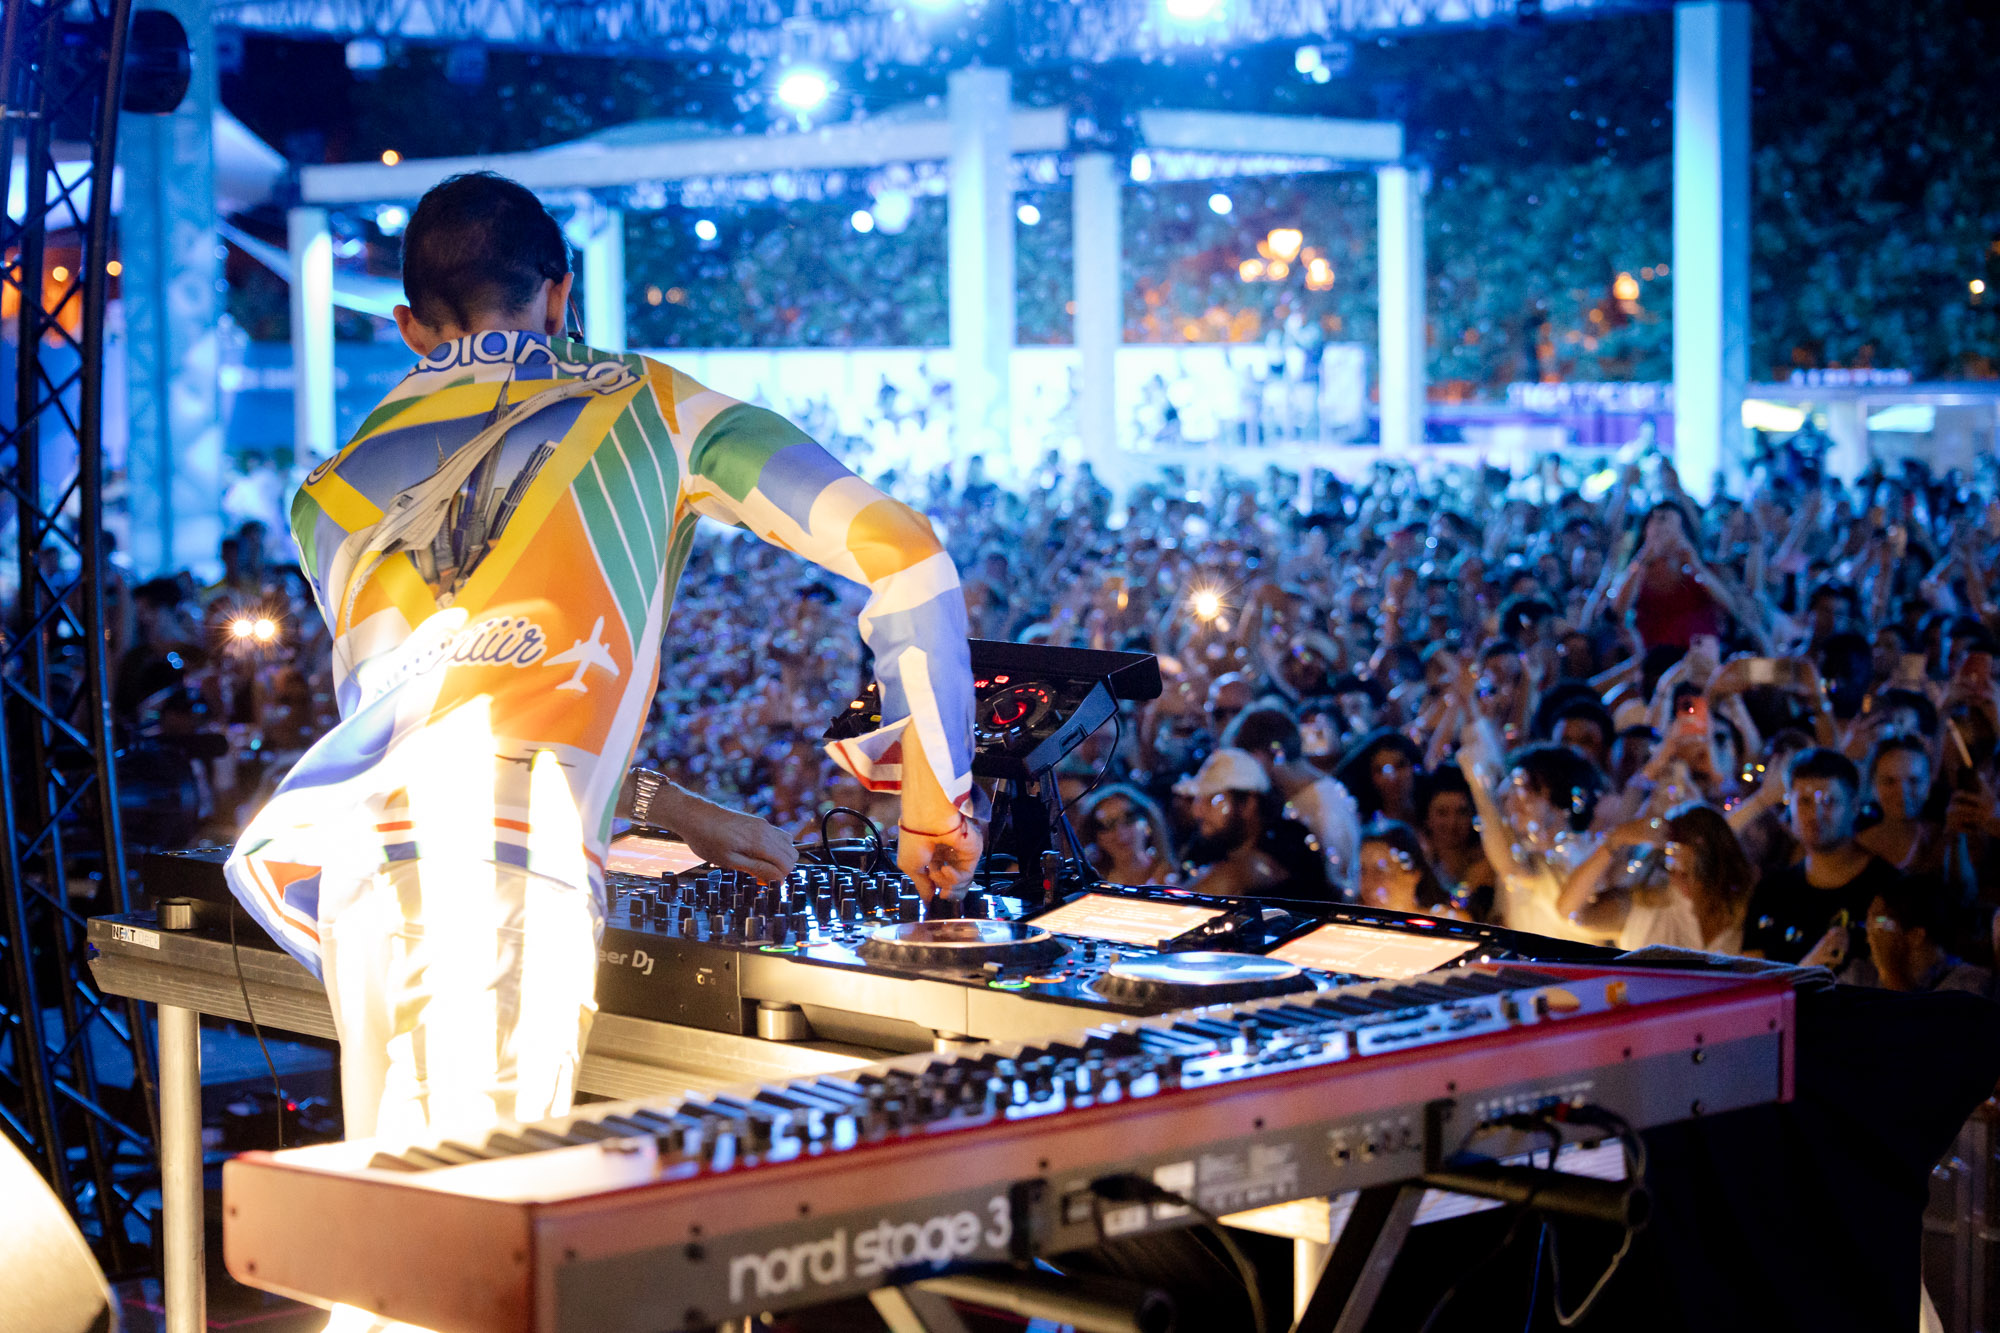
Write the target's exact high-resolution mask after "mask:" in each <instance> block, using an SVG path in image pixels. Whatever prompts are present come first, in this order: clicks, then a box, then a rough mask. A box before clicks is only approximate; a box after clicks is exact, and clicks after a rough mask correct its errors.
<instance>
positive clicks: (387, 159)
mask: <svg viewBox="0 0 2000 1333" xmlns="http://www.w3.org/2000/svg"><path fill="white" fill-rule="evenodd" d="M402 160H403V155H402V154H401V153H399V152H397V151H396V150H395V149H393V148H384V149H383V150H382V165H383V166H385V167H393V166H395V165H396V164H397V163H398V162H401V161H402Z"/></svg>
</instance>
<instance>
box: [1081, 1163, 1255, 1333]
mask: <svg viewBox="0 0 2000 1333" xmlns="http://www.w3.org/2000/svg"><path fill="white" fill-rule="evenodd" d="M1090 1194H1091V1209H1092V1211H1093V1212H1094V1213H1095V1214H1096V1218H1095V1220H1096V1222H1097V1224H1098V1226H1097V1230H1098V1234H1099V1235H1103V1234H1104V1205H1105V1204H1106V1203H1147V1204H1154V1203H1164V1204H1169V1205H1172V1206H1173V1207H1176V1208H1185V1209H1187V1210H1188V1212H1190V1213H1192V1214H1194V1216H1196V1217H1198V1218H1200V1219H1201V1222H1202V1226H1203V1228H1204V1229H1205V1230H1206V1231H1208V1232H1209V1233H1210V1234H1211V1235H1213V1236H1214V1237H1215V1239H1216V1243H1217V1244H1219V1245H1221V1246H1222V1249H1223V1253H1225V1254H1227V1255H1228V1256H1229V1262H1230V1263H1232V1264H1234V1265H1235V1266H1236V1276H1237V1279H1238V1280H1239V1281H1241V1282H1242V1283H1243V1295H1244V1297H1245V1298H1246V1299H1247V1300H1248V1301H1249V1302H1250V1327H1251V1329H1252V1330H1253V1331H1254V1333H1269V1329H1270V1323H1269V1320H1268V1319H1267V1318H1266V1316H1265V1313H1264V1291H1263V1288H1262V1287H1261V1286H1259V1285H1258V1282H1257V1267H1256V1265H1255V1264H1252V1263H1251V1262H1250V1256H1249V1255H1247V1254H1245V1253H1243V1247H1242V1246H1240V1245H1238V1244H1237V1243H1236V1239H1235V1237H1233V1236H1231V1235H1230V1234H1229V1230H1228V1228H1226V1227H1224V1226H1223V1225H1222V1220H1221V1219H1220V1218H1218V1217H1217V1216H1216V1215H1215V1214H1213V1213H1211V1212H1209V1211H1208V1210H1207V1209H1205V1208H1203V1207H1202V1206H1201V1205H1200V1204H1197V1203H1195V1202H1194V1201H1193V1200H1191V1199H1189V1198H1187V1197H1186V1196H1184V1195H1180V1194H1176V1193H1174V1192H1173V1191H1172V1190H1170V1189H1167V1188H1165V1187H1164V1186H1161V1185H1156V1184H1154V1183H1153V1182H1152V1181H1150V1180H1148V1179H1146V1178H1145V1177H1144V1176H1134V1175H1115V1176H1104V1177H1102V1178H1100V1179H1097V1180H1093V1181H1091V1182H1090Z"/></svg>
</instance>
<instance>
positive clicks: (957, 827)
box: [896, 815, 965, 838]
mask: <svg viewBox="0 0 2000 1333" xmlns="http://www.w3.org/2000/svg"><path fill="white" fill-rule="evenodd" d="M896 827H897V828H898V829H900V830H902V831H903V832H904V833H911V834H915V835H916V836H917V837H919V838H955V837H957V836H958V835H959V834H960V833H962V832H964V831H965V816H964V815H960V816H959V817H958V822H957V823H956V824H954V825H952V826H951V827H950V828H948V829H946V830H945V831H944V832H942V833H926V832H925V831H924V830H923V829H918V828H911V827H910V826H909V825H908V824H902V823H899V824H897V825H896Z"/></svg>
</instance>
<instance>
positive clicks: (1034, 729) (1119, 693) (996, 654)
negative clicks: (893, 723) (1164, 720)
mask: <svg viewBox="0 0 2000 1333" xmlns="http://www.w3.org/2000/svg"><path fill="white" fill-rule="evenodd" d="M968 643H969V645H970V648H971V655H972V677H973V680H972V688H973V713H972V726H973V756H972V772H973V774H974V775H975V776H977V777H982V778H1002V779H1007V780H1011V781H1016V782H1029V781H1033V780H1034V779H1036V778H1038V777H1040V776H1041V775H1042V774H1044V773H1047V772H1048V771H1049V770H1050V769H1052V768H1054V767H1055V766H1056V763H1057V761H1059V760H1060V759H1061V758H1062V757H1063V756H1064V755H1066V754H1068V753H1069V752H1070V751H1071V750H1073V749H1075V748H1076V747H1077V745H1078V744H1080V743H1081V742H1082V740H1083V738H1084V737H1085V736H1088V735H1089V734H1090V733H1091V732H1093V731H1095V730H1097V729H1098V728H1099V727H1101V726H1103V725H1104V724H1105V723H1106V722H1108V721H1109V720H1110V719H1111V717H1112V715H1113V714H1114V713H1116V712H1117V710H1118V704H1119V702H1120V701H1122V700H1128V699H1129V700H1133V701H1135V702H1143V701H1145V700H1147V699H1157V698H1159V697H1160V664H1159V660H1158V659H1157V658H1155V657H1153V656H1152V655H1151V654H1150V653H1118V652H1103V651H1099V650H1096V649H1090V648H1052V647H1047V646H1044V645H1041V644H1032V643H1000V642H996V641H994V640H990V639H972V640H969V641H968ZM881 725H882V703H881V694H880V691H879V688H878V687H877V686H876V685H875V683H874V682H873V681H871V682H869V684H868V686H867V688H866V689H864V690H863V691H862V692H861V694H860V695H859V696H857V697H856V698H855V699H854V700H853V701H852V702H850V703H849V704H848V705H847V707H845V708H843V709H842V710H841V711H840V712H839V713H838V714H836V715H835V716H834V719H833V722H832V724H831V725H830V726H828V727H827V730H826V739H827V740H828V741H831V742H834V743H836V744H838V743H839V742H841V741H844V740H851V739H853V738H854V737H856V736H865V735H867V734H868V733H869V732H871V731H873V730H875V729H876V728H877V727H879V726H881Z"/></svg>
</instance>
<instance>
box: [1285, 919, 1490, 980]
mask: <svg viewBox="0 0 2000 1333" xmlns="http://www.w3.org/2000/svg"><path fill="white" fill-rule="evenodd" d="M1477 947H1478V946H1477V945H1474V944H1468V943H1466V942H1465V941H1464V940H1453V939H1443V940H1441V939H1437V938H1436V937H1434V936H1429V935H1414V934H1405V933H1403V932H1402V931H1400V930H1375V929H1373V928H1371V927H1368V926H1343V925H1339V924H1336V923H1331V922H1329V923H1328V924H1327V925H1324V926H1321V927H1320V928H1319V929H1318V930H1315V931H1311V932H1309V933H1307V934H1304V935H1301V936H1299V937H1298V938H1297V939H1295V940H1292V941H1291V942H1289V943H1287V944H1283V945H1280V946H1279V947H1278V948H1275V949H1273V950H1271V957H1273V958H1282V959H1284V960H1285V961H1286V962H1288V963H1296V964H1297V965H1298V966H1300V967H1316V968H1318V969H1319V970H1320V971H1322V972H1348V973H1352V974H1353V975H1354V976H1357V977H1382V978H1385V979H1389V980H1395V979H1398V978H1401V977H1414V976H1416V975H1418V974H1419V973H1423V972H1429V971H1432V970H1434V969H1436V968H1440V967H1443V966H1444V965H1445V964H1446V963H1449V962H1450V961H1451V960H1452V959H1454V958H1458V957H1460V956H1462V955H1464V954H1468V953H1471V952H1472V951H1473V949H1475V948H1477Z"/></svg>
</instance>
